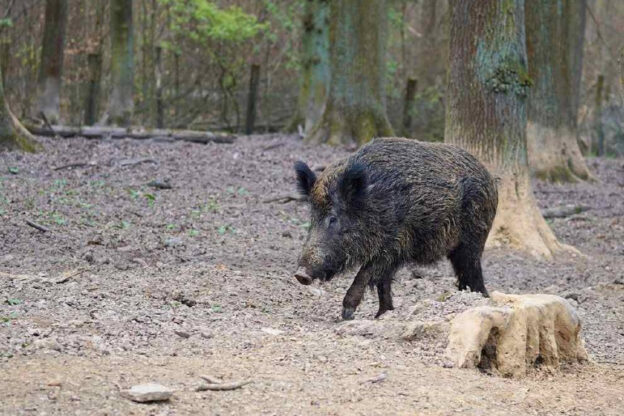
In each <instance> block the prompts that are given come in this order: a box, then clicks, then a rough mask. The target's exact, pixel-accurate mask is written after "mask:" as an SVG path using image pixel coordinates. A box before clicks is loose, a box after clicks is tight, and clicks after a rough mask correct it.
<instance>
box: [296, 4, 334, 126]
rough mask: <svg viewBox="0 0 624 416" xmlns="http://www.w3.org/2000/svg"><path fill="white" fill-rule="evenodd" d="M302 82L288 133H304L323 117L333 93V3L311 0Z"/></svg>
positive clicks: (306, 17) (305, 19)
mask: <svg viewBox="0 0 624 416" xmlns="http://www.w3.org/2000/svg"><path fill="white" fill-rule="evenodd" d="M301 43H302V59H301V67H302V68H301V83H300V87H299V97H298V99H297V109H296V111H295V115H294V116H293V118H292V119H291V121H290V123H289V125H288V126H287V128H286V130H288V131H296V130H297V126H299V125H303V131H304V133H307V132H309V131H310V129H311V128H312V126H314V124H315V123H316V122H317V121H318V120H319V119H320V118H321V115H322V114H323V109H324V107H325V101H326V99H327V92H328V90H329V80H330V69H329V1H328V0H308V1H306V4H305V13H304V16H303V36H302V39H301Z"/></svg>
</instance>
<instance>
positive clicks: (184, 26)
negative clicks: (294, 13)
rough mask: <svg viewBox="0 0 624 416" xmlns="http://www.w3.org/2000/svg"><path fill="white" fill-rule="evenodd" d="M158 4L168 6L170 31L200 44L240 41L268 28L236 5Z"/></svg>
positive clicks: (191, 0)
mask: <svg viewBox="0 0 624 416" xmlns="http://www.w3.org/2000/svg"><path fill="white" fill-rule="evenodd" d="M160 3H161V4H163V5H165V6H169V7H170V11H171V14H172V19H171V23H170V29H171V30H172V32H174V33H176V34H177V35H179V36H182V37H187V38H189V39H191V40H193V41H196V42H198V43H201V44H206V43H207V42H208V41H210V40H216V41H225V42H243V41H245V40H247V39H249V38H252V37H254V36H256V34H258V32H260V31H261V30H264V29H265V28H266V27H267V25H265V24H262V23H258V20H257V18H256V17H255V16H252V15H249V14H247V13H245V12H243V10H242V9H241V8H240V7H236V6H231V7H229V8H227V9H220V8H219V7H217V5H216V4H215V3H213V2H209V1H206V0H160Z"/></svg>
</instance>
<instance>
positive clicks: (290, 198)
mask: <svg viewBox="0 0 624 416" xmlns="http://www.w3.org/2000/svg"><path fill="white" fill-rule="evenodd" d="M306 199H307V198H306V197H305V196H302V195H282V196H278V197H276V198H269V199H265V200H264V201H262V202H264V203H265V204H268V203H270V202H281V203H282V204H287V203H289V202H291V201H305V200H306Z"/></svg>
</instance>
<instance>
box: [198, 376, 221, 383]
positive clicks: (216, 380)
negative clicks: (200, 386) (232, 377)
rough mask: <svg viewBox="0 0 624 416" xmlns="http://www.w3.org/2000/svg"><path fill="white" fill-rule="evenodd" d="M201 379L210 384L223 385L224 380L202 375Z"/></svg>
mask: <svg viewBox="0 0 624 416" xmlns="http://www.w3.org/2000/svg"><path fill="white" fill-rule="evenodd" d="M199 378H201V379H203V380H206V381H207V382H208V383H210V384H222V383H223V380H221V379H218V378H216V377H212V376H208V375H200V376H199Z"/></svg>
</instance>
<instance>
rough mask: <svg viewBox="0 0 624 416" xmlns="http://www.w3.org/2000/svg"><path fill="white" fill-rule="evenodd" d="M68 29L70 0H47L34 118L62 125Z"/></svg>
mask: <svg viewBox="0 0 624 416" xmlns="http://www.w3.org/2000/svg"><path fill="white" fill-rule="evenodd" d="M66 26H67V0H46V8H45V23H44V28H43V41H42V46H41V64H40V67H39V79H38V83H37V99H36V100H35V108H34V116H35V117H39V116H40V115H41V113H43V115H44V116H45V117H46V118H47V119H48V121H49V122H50V123H58V122H59V119H60V93H61V78H62V74H63V52H64V48H65V28H66Z"/></svg>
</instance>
